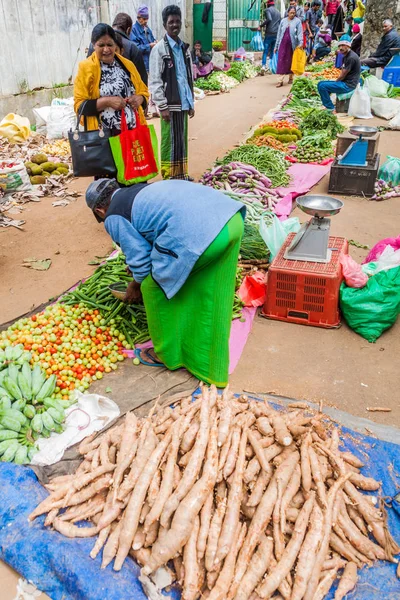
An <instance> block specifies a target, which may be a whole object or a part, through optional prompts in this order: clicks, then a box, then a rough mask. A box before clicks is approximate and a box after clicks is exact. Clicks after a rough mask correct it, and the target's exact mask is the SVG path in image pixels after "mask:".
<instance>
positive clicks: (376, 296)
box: [340, 267, 400, 342]
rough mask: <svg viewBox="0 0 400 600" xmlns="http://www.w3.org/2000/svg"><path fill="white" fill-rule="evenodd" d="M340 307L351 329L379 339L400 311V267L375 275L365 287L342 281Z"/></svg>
mask: <svg viewBox="0 0 400 600" xmlns="http://www.w3.org/2000/svg"><path fill="white" fill-rule="evenodd" d="M340 308H341V310H342V313H343V316H344V318H345V319H346V322H347V324H348V326H349V327H351V329H353V330H354V331H356V332H357V333H358V334H360V335H361V336H362V337H363V338H365V339H366V340H368V341H369V342H375V341H376V340H377V339H378V338H379V337H380V336H381V335H382V333H383V332H384V331H385V330H386V329H389V327H391V326H392V325H393V324H394V323H395V322H396V319H397V316H398V314H399V313H400V267H397V268H396V269H390V270H389V271H382V272H381V273H378V274H377V275H373V276H372V277H370V278H369V280H368V283H367V285H366V286H365V287H363V288H361V289H356V288H351V287H348V286H347V285H346V284H345V283H342V285H341V286H340Z"/></svg>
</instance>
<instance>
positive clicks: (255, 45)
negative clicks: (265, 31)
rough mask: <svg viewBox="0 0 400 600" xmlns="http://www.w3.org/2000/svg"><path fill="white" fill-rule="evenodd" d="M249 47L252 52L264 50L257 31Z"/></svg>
mask: <svg viewBox="0 0 400 600" xmlns="http://www.w3.org/2000/svg"><path fill="white" fill-rule="evenodd" d="M250 45H251V47H252V49H253V50H254V52H262V51H263V50H264V42H263V39H262V37H261V33H260V32H259V31H258V32H257V33H256V34H255V35H253V37H252V40H251V44H250Z"/></svg>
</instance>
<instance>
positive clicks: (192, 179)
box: [186, 177, 194, 181]
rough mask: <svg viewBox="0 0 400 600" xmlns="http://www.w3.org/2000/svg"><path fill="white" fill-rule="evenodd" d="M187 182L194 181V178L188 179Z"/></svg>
mask: <svg viewBox="0 0 400 600" xmlns="http://www.w3.org/2000/svg"><path fill="white" fill-rule="evenodd" d="M186 181H194V177H188V178H187V180H186Z"/></svg>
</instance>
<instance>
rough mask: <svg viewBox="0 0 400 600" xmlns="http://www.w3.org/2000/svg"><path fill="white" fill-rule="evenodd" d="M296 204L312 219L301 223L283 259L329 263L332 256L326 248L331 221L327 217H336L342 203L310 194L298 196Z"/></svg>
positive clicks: (328, 197)
mask: <svg viewBox="0 0 400 600" xmlns="http://www.w3.org/2000/svg"><path fill="white" fill-rule="evenodd" d="M296 203H297V206H298V207H299V208H300V209H301V210H302V211H303V212H305V213H306V214H307V215H311V216H312V217H313V218H312V219H310V220H309V221H308V222H307V223H303V225H302V226H301V228H300V231H299V232H298V233H297V234H296V235H295V237H294V238H293V241H292V243H291V244H290V246H289V247H288V248H287V250H286V252H285V254H284V258H286V260H303V261H306V262H316V263H329V262H330V260H331V256H332V251H331V249H330V248H328V242H329V230H330V226H331V220H330V219H328V218H327V217H332V216H333V215H337V214H338V212H340V210H341V209H342V208H343V202H342V201H341V200H338V198H332V197H331V196H320V195H316V194H310V195H307V196H300V197H299V198H297V200H296Z"/></svg>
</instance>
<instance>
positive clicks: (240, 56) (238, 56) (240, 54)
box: [233, 46, 246, 61]
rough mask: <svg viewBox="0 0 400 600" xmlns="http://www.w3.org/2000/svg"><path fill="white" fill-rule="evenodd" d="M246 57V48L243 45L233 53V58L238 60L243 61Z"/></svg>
mask: <svg viewBox="0 0 400 600" xmlns="http://www.w3.org/2000/svg"><path fill="white" fill-rule="evenodd" d="M245 58H246V50H245V49H244V48H243V46H240V48H238V49H237V50H236V52H235V54H234V55H233V60H236V61H242V60H244V59H245Z"/></svg>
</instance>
